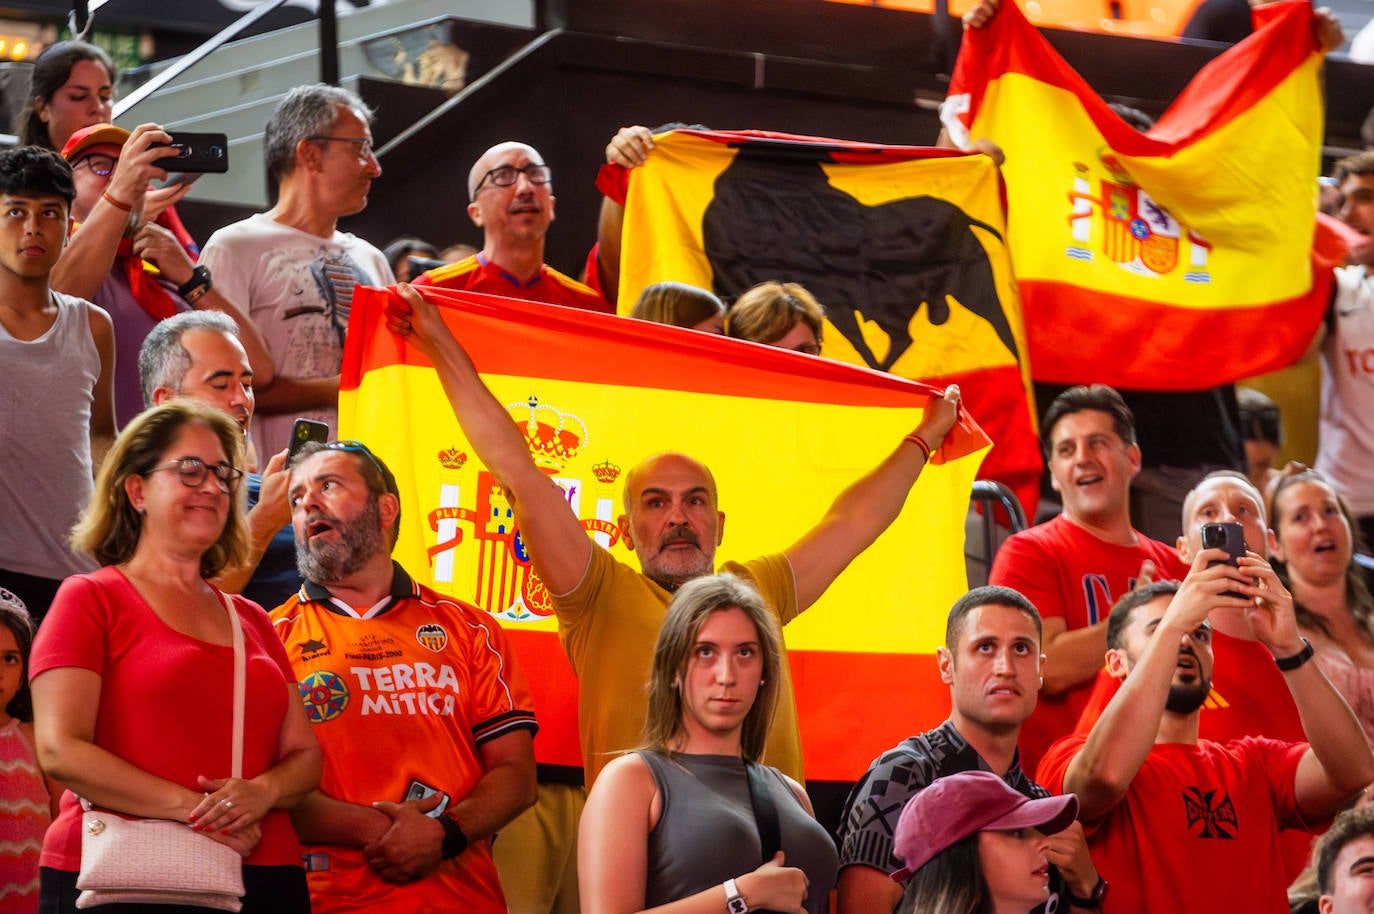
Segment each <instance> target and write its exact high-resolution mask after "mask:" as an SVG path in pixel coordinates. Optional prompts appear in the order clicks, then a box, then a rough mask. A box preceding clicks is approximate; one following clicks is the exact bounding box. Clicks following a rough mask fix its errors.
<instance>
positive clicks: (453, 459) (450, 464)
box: [439, 447, 468, 470]
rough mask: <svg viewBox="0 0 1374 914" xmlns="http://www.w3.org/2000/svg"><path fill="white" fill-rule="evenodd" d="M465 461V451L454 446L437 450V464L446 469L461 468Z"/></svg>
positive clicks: (466, 457) (466, 460)
mask: <svg viewBox="0 0 1374 914" xmlns="http://www.w3.org/2000/svg"><path fill="white" fill-rule="evenodd" d="M467 462H468V454H467V451H460V450H458V449H457V448H456V447H451V448H445V449H444V450H442V451H440V452H439V465H440V466H442V467H443V468H444V469H446V470H461V469H462V468H463V465H464V464H466V463H467Z"/></svg>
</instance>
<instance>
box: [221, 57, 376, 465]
mask: <svg viewBox="0 0 1374 914" xmlns="http://www.w3.org/2000/svg"><path fill="white" fill-rule="evenodd" d="M371 122H372V111H371V109H369V108H368V107H367V105H366V104H364V103H363V101H362V99H360V98H359V97H358V96H357V95H355V94H353V93H352V92H349V91H347V90H345V89H339V88H336V87H334V86H326V85H322V84H317V85H311V86H300V87H297V88H295V89H292V90H291V91H290V92H289V93H287V95H286V97H285V98H283V99H282V100H281V102H280V103H279V104H278V105H277V107H276V109H275V110H274V111H273V112H272V116H271V117H270V118H269V119H268V121H267V128H266V131H265V136H264V139H263V151H264V157H265V159H266V165H267V171H268V174H270V175H271V176H272V178H273V179H275V180H276V181H277V183H278V185H279V190H278V194H277V200H276V203H275V205H273V207H272V208H271V209H270V210H268V211H267V212H265V213H258V214H256V215H253V216H250V217H248V218H247V219H244V220H243V221H241V222H236V223H234V224H233V225H229V226H226V227H224V228H222V229H220V230H219V231H218V232H215V234H214V235H212V236H210V240H209V241H208V242H206V244H205V250H204V252H203V253H202V254H201V263H202V264H204V265H206V266H208V267H209V268H210V270H211V272H213V273H214V276H215V282H216V284H217V286H218V287H219V288H220V289H222V290H223V291H224V294H225V295H226V296H227V297H228V298H230V299H231V300H232V301H235V302H238V303H240V304H241V305H243V307H245V308H247V309H248V314H249V316H250V317H251V318H252V321H253V323H254V324H255V325H256V326H257V328H258V329H259V330H260V331H261V332H262V335H263V337H264V338H265V339H266V344H267V348H268V349H269V350H270V353H271V365H272V371H271V372H270V375H269V376H267V377H264V372H263V371H261V370H257V371H256V375H255V377H254V385H255V389H256V392H257V418H256V419H254V423H253V440H254V442H255V443H256V445H257V448H258V453H259V454H261V455H264V456H266V455H269V454H275V453H277V452H278V451H282V450H285V449H286V446H287V444H288V443H289V439H290V435H291V424H292V422H293V421H294V420H295V419H296V418H297V417H302V418H308V419H315V420H317V421H320V422H324V423H326V424H328V425H329V426H330V428H331V429H332V428H334V426H335V423H336V421H337V418H338V399H339V369H340V367H341V366H342V364H343V341H344V333H345V331H346V330H347V328H348V312H349V306H350V305H351V303H352V300H353V286H354V284H355V283H362V284H364V285H371V286H385V285H390V284H391V283H392V282H394V281H395V277H394V276H393V275H392V272H391V266H390V264H388V263H387V260H386V257H385V256H384V255H383V254H382V252H381V251H379V250H378V249H377V248H376V247H374V246H373V245H371V244H369V243H368V242H366V241H364V240H362V239H361V238H357V237H355V236H354V235H351V234H349V233H347V232H341V231H339V230H338V220H339V219H340V218H342V217H344V216H351V215H354V214H355V213H359V212H362V210H363V209H364V208H365V207H366V206H367V195H368V192H369V191H370V190H371V188H372V182H373V180H375V179H376V178H377V177H378V176H380V175H381V173H382V168H381V166H380V165H379V164H377V157H376V155H375V153H374V152H373V149H372V133H371V129H370V127H369V125H370V124H371ZM250 355H251V352H250ZM254 368H255V370H256V369H257V366H256V364H255V365H254Z"/></svg>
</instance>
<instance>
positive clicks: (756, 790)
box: [744, 759, 782, 863]
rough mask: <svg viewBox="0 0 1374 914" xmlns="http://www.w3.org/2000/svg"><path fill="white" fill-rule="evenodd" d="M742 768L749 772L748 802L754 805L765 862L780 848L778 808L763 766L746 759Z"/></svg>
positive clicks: (755, 821) (780, 833)
mask: <svg viewBox="0 0 1374 914" xmlns="http://www.w3.org/2000/svg"><path fill="white" fill-rule="evenodd" d="M744 770H745V771H747V772H749V802H750V803H752V804H753V806H754V824H755V825H757V826H758V829H759V844H760V845H761V846H762V848H763V862H764V863H767V862H768V861H769V860H772V859H773V857H774V855H776V854H777V852H778V851H779V850H780V849H781V848H782V832H781V831H780V830H779V829H778V808H777V807H776V806H775V805H773V794H772V793H770V792H769V790H768V776H767V775H766V774H764V773H763V767H762V766H761V765H756V764H754V763H753V762H751V761H749V760H747V759H746V760H745V762H744Z"/></svg>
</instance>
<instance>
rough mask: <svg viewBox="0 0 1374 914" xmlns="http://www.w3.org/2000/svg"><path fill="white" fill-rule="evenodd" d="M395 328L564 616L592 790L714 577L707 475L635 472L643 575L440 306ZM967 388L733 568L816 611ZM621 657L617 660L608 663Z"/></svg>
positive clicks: (790, 745)
mask: <svg viewBox="0 0 1374 914" xmlns="http://www.w3.org/2000/svg"><path fill="white" fill-rule="evenodd" d="M398 289H399V296H400V299H399V301H397V302H396V303H395V305H394V306H393V309H392V312H391V314H390V315H389V320H388V324H389V326H390V327H391V329H392V330H393V331H395V332H396V333H398V334H400V335H401V336H403V337H406V338H407V339H408V340H409V341H410V342H411V343H413V344H414V345H415V346H416V347H417V348H419V349H420V350H421V351H422V352H423V353H424V354H425V355H426V356H428V357H429V359H430V360H431V361H432V362H433V363H434V366H435V369H436V371H437V372H438V374H439V378H440V380H441V382H442V383H443V387H444V391H445V393H446V394H447V395H448V397H449V400H450V402H451V403H452V404H453V407H454V412H455V414H456V415H457V418H458V422H459V424H460V425H461V426H462V429H463V432H464V434H465V435H466V436H467V438H468V440H469V441H470V442H471V444H472V446H473V448H474V449H475V450H476V452H477V456H478V458H479V459H480V460H481V461H482V462H483V464H485V465H486V467H487V469H488V470H490V471H491V473H492V474H493V475H494V476H495V477H496V479H497V480H498V481H499V482H500V484H501V486H502V488H503V490H504V493H505V495H506V497H507V499H508V500H509V501H510V503H511V505H512V506H513V508H514V510H515V518H516V525H517V527H518V529H519V530H520V532H521V536H522V537H523V540H524V542H525V544H526V546H527V547H528V550H529V552H530V554H531V556H532V558H533V562H534V567H535V571H536V572H537V573H538V574H539V576H540V578H541V579H542V581H543V583H544V585H545V586H546V587H547V588H548V591H549V593H550V594H551V595H552V596H553V603H554V609H555V612H556V614H557V616H558V623H559V637H560V639H561V640H562V642H563V645H564V648H565V649H566V651H567V653H568V656H569V659H570V660H571V661H572V665H573V669H574V670H575V671H576V673H577V676H578V680H579V684H580V689H581V696H580V706H579V714H578V727H579V733H580V735H581V740H582V754H583V763H584V767H585V768H586V774H587V782H588V786H590V784H591V782H592V781H593V780H595V777H596V774H597V772H598V771H599V770H600V769H601V767H602V766H603V765H605V764H606V762H608V761H609V760H610V758H611V755H612V753H615V752H620V751H624V750H627V749H632V748H634V747H635V746H636V745H638V743H639V741H640V737H641V732H640V731H641V729H642V725H643V721H644V717H645V712H646V706H645V699H644V698H643V685H644V683H645V682H647V681H648V672H649V666H650V661H651V654H652V645H653V642H654V640H655V638H656V637H657V633H658V628H659V623H660V622H661V620H662V616H663V611H664V608H665V607H666V606H667V604H668V602H669V600H670V599H671V598H672V592H673V591H674V590H675V589H676V588H677V587H678V586H680V585H681V584H682V583H684V582H686V581H688V580H690V579H692V578H694V577H697V576H700V575H703V574H710V573H711V572H712V571H713V566H714V564H715V554H716V547H717V546H718V545H719V544H720V542H721V539H722V534H723V527H724V522H725V514H724V512H722V511H720V510H719V509H718V507H717V505H716V486H715V480H714V478H713V477H712V476H711V473H710V470H709V469H707V468H706V467H705V466H703V465H702V464H700V463H698V462H697V461H695V460H693V459H691V458H690V457H687V456H685V455H682V454H660V455H658V456H655V457H651V458H650V459H649V460H646V461H644V462H643V463H641V464H640V465H639V466H637V467H635V468H634V469H633V470H631V471H630V475H629V478H628V479H627V481H626V485H625V513H624V514H623V515H621V516H620V518H619V519H618V527H619V532H620V535H621V536H623V537H624V538H625V541H626V545H627V547H629V548H631V549H632V550H634V551H637V552H638V553H639V555H640V563H641V566H642V568H643V572H642V573H639V572H635V571H634V570H632V569H630V568H628V567H627V566H625V565H623V564H622V563H620V562H618V561H616V560H615V559H614V558H612V557H611V555H610V553H608V552H607V551H606V550H605V549H603V548H601V547H600V546H598V545H597V544H595V543H594V542H593V541H592V540H591V539H590V538H589V537H588V536H587V533H586V531H585V530H584V529H583V527H582V524H581V523H580V522H579V520H578V518H577V517H576V515H575V514H574V513H573V512H572V511H571V510H570V509H569V505H568V502H567V498H566V496H565V494H564V492H563V491H562V490H561V489H560V488H559V487H558V486H557V485H556V484H555V483H554V482H553V480H552V479H551V478H550V477H548V476H546V475H545V474H544V473H543V472H541V471H540V469H539V468H538V467H537V466H536V465H535V463H534V461H533V460H532V459H531V456H530V452H529V450H528V448H527V445H526V443H525V441H524V439H523V438H522V437H521V435H520V433H519V431H518V430H517V428H516V426H515V425H514V424H513V423H512V422H511V418H510V415H509V414H508V413H507V412H506V410H505V409H504V408H503V407H502V406H501V404H500V403H499V402H498V401H497V400H496V399H495V397H493V396H492V395H491V393H490V392H489V391H488V390H487V388H486V386H485V385H484V384H483V383H482V380H481V378H480V377H479V376H478V374H477V370H476V368H474V366H473V364H472V362H471V360H470V359H469V358H468V355H467V353H466V352H465V351H464V350H463V348H462V346H460V345H459V343H458V341H457V340H455V339H454V338H453V335H452V334H451V333H450V332H449V330H448V329H447V327H446V326H445V325H444V323H443V320H442V319H441V318H440V316H439V314H438V311H437V309H436V308H435V307H434V305H432V304H430V303H429V302H426V301H425V300H424V299H423V298H422V297H421V296H420V294H419V293H418V292H417V291H415V290H414V289H412V288H411V287H409V286H406V285H404V284H403V285H401V286H399V287H398ZM958 405H959V389H958V388H957V387H954V386H951V387H950V388H948V389H947V390H946V391H945V394H944V396H943V397H941V398H934V399H932V401H931V403H930V405H929V407H928V408H927V409H926V411H925V414H924V416H923V418H922V420H921V423H920V425H919V426H918V427H917V428H916V430H915V431H913V432H912V433H911V434H910V435H907V436H906V437H905V438H904V439H902V440H901V441H900V442H899V443H898V444H897V447H896V449H895V450H894V451H893V452H892V453H891V454H890V455H889V456H888V457H887V459H885V460H884V461H883V462H882V463H881V464H879V465H878V466H877V467H876V468H874V469H873V470H872V471H871V472H869V473H868V474H867V475H865V476H863V477H862V478H860V479H859V480H857V481H856V482H855V483H853V484H852V485H850V486H849V487H848V488H847V489H845V490H844V491H843V492H842V493H841V494H840V495H839V497H838V498H837V499H836V500H835V502H834V503H833V504H832V505H831V506H830V509H829V511H827V512H826V514H825V516H824V517H823V518H822V519H821V521H820V523H818V524H817V525H816V526H815V527H813V528H812V529H811V530H809V531H808V532H806V533H805V534H804V535H803V536H802V537H801V539H799V540H798V541H797V542H796V543H795V544H793V545H792V546H790V547H788V548H787V549H786V550H785V551H783V552H781V553H778V554H775V555H771V556H766V557H763V558H759V559H754V560H751V561H749V562H746V563H742V564H736V563H726V565H725V566H723V567H724V570H727V571H732V572H733V573H735V574H740V575H744V576H747V577H748V578H749V579H750V580H751V582H753V583H754V584H755V585H756V586H757V587H758V588H759V590H760V592H762V593H763V595H764V597H765V599H767V600H768V601H769V605H770V606H771V607H772V608H773V610H774V612H776V613H777V614H778V618H779V621H780V622H781V623H786V622H789V621H791V620H792V619H793V618H795V617H796V616H797V615H798V614H799V613H801V612H802V611H803V610H805V609H806V608H807V607H809V606H810V605H811V604H812V603H814V602H815V601H816V600H817V599H818V598H819V597H820V596H821V594H822V593H823V592H824V591H825V589H826V588H827V587H828V586H830V584H831V582H832V581H834V580H835V578H836V577H837V576H838V575H839V574H840V572H842V571H843V570H844V569H845V567H846V566H848V565H849V563H850V562H851V561H852V560H853V559H854V558H855V557H857V556H858V555H859V553H861V552H863V550H864V549H866V548H867V547H868V546H869V545H870V544H871V543H872V542H873V541H874V540H876V539H877V538H878V536H879V535H880V534H881V533H882V532H883V531H884V530H886V529H887V527H888V526H889V525H890V524H891V523H892V521H893V520H895V519H896V517H897V515H898V514H899V513H900V512H901V509H902V506H903V504H904V503H905V501H906V495H907V492H908V491H909V490H910V489H911V487H912V485H914V484H915V482H916V479H917V477H918V476H919V475H920V473H921V470H922V468H924V467H925V465H926V462H927V460H928V459H929V458H930V456H931V454H932V453H933V452H934V451H936V450H938V449H939V448H940V446H941V444H942V443H943V442H944V440H945V436H946V434H947V433H948V432H949V431H950V429H951V427H952V426H953V425H954V422H955V418H956V415H957V412H958ZM612 654H613V655H614V656H612ZM783 675H784V677H785V678H787V679H788V682H787V683H786V684H785V693H786V695H787V700H786V701H785V702H783V703H782V704H781V705H780V707H779V713H778V719H777V720H776V721H775V723H774V727H773V732H772V735H771V737H770V739H769V745H768V750H767V754H766V756H765V758H766V760H767V761H768V763H769V764H772V765H775V766H776V767H779V768H781V769H782V770H783V771H784V772H786V773H787V774H788V775H790V776H792V777H794V778H797V779H798V780H801V778H802V765H801V741H800V736H799V733H798V729H797V715H796V707H795V704H794V701H793V700H792V685H791V681H790V674H789V673H788V670H787V666H786V664H784V666H783Z"/></svg>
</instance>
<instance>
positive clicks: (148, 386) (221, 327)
mask: <svg viewBox="0 0 1374 914" xmlns="http://www.w3.org/2000/svg"><path fill="white" fill-rule="evenodd" d="M138 375H139V380H140V381H141V382H142V384H143V399H144V402H145V403H146V404H147V405H148V406H160V405H162V404H163V403H167V402H169V401H171V400H174V399H176V398H178V397H185V398H187V399H190V400H195V401H196V402H198V403H203V404H204V405H206V406H213V407H214V408H216V409H218V410H220V411H222V412H225V413H228V414H229V417H230V418H231V419H233V420H234V421H235V422H236V423H238V425H239V428H241V429H243V433H244V436H245V437H247V436H248V429H249V426H250V423H251V422H252V419H253V406H254V394H253V381H254V373H253V367H252V365H251V363H250V361H249V359H248V353H247V352H246V351H245V348H244V346H243V343H242V341H241V334H240V333H239V328H238V327H237V326H235V324H234V322H233V321H232V320H230V319H229V318H228V317H227V316H226V315H223V314H219V313H216V312H213V311H210V312H200V311H193V312H189V313H186V314H178V315H176V316H175V317H169V318H168V319H167V320H165V321H162V322H161V323H160V324H158V325H157V326H156V327H154V328H153V329H152V332H150V333H149V334H148V336H147V338H146V339H144V341H143V348H142V349H140V350H139V354H138ZM286 480H287V474H286V452H285V451H282V452H280V453H277V454H275V455H272V458H271V459H270V460H268V461H267V464H266V466H265V467H263V469H262V472H261V474H259V473H254V472H250V473H249V474H248V486H247V488H248V508H249V510H248V518H247V519H248V530H249V533H250V535H251V538H252V548H251V552H250V553H249V556H248V561H247V562H246V563H245V564H244V565H241V566H238V567H234V568H226V569H224V571H222V572H220V575H219V577H217V578H216V579H215V584H216V586H218V587H219V588H220V589H221V590H224V591H226V592H228V593H241V594H243V595H244V596H245V597H247V598H248V599H250V600H252V601H253V602H255V603H257V604H259V605H260V606H264V607H268V608H270V607H273V606H276V605H278V604H279V603H281V602H283V601H284V600H286V599H287V598H288V597H290V596H291V594H293V593H295V592H296V590H298V589H299V588H300V586H301V581H302V579H301V576H300V573H299V572H298V571H297V570H296V540H295V537H294V536H293V535H292V533H291V510H290V507H289V506H288V505H287V503H286Z"/></svg>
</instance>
